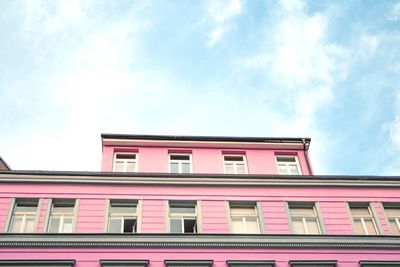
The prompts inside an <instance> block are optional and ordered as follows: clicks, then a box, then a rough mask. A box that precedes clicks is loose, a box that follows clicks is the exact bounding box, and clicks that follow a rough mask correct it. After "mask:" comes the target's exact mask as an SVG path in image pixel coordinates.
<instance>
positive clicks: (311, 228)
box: [307, 220, 321, 234]
mask: <svg viewBox="0 0 400 267" xmlns="http://www.w3.org/2000/svg"><path fill="white" fill-rule="evenodd" d="M307 228H308V233H309V234H320V233H321V232H320V230H319V227H318V222H317V221H316V220H307Z"/></svg>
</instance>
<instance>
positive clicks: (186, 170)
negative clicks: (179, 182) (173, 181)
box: [182, 162, 190, 173]
mask: <svg viewBox="0 0 400 267" xmlns="http://www.w3.org/2000/svg"><path fill="white" fill-rule="evenodd" d="M182 173H190V163H189V162H183V163H182Z"/></svg>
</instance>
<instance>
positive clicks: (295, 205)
mask: <svg viewBox="0 0 400 267" xmlns="http://www.w3.org/2000/svg"><path fill="white" fill-rule="evenodd" d="M296 208H309V209H312V210H313V213H314V216H299V215H292V212H291V209H296ZM287 209H288V213H289V220H290V225H291V228H292V233H294V234H295V229H294V226H293V218H301V221H302V224H303V227H304V231H305V233H304V234H306V235H309V234H315V233H309V231H308V224H307V219H315V221H316V222H317V226H318V231H319V233H317V234H319V235H321V234H323V233H324V229H323V227H322V222H321V214H320V212H319V210H318V208H317V206H316V203H313V202H312V203H311V202H306V203H302V202H289V203H287Z"/></svg>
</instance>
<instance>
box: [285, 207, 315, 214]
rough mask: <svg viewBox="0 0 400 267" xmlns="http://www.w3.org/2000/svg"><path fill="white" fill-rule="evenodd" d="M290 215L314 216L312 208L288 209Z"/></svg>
mask: <svg viewBox="0 0 400 267" xmlns="http://www.w3.org/2000/svg"><path fill="white" fill-rule="evenodd" d="M289 210H290V214H292V215H297V216H315V213H314V209H313V208H311V207H310V208H306V207H304V208H292V207H289Z"/></svg>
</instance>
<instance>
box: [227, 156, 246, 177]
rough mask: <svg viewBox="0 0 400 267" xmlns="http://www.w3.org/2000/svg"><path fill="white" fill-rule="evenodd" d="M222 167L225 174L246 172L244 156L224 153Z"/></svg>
mask: <svg viewBox="0 0 400 267" xmlns="http://www.w3.org/2000/svg"><path fill="white" fill-rule="evenodd" d="M224 169H225V173H226V174H246V173H247V166H246V160H245V157H244V156H239V155H225V156H224Z"/></svg>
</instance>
